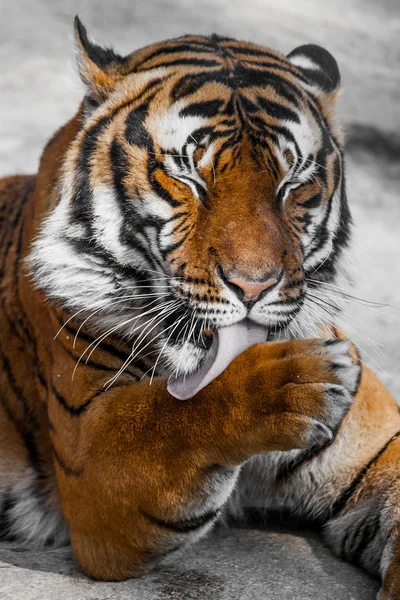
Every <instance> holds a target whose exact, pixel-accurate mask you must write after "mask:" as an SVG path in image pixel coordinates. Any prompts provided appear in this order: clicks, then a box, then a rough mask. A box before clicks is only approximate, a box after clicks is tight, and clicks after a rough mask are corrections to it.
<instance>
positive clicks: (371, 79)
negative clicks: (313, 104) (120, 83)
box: [0, 0, 400, 600]
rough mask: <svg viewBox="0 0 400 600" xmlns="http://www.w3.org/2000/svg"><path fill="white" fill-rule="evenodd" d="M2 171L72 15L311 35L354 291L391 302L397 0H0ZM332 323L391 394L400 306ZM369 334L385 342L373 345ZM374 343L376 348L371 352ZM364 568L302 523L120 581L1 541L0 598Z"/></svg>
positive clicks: (300, 592)
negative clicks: (338, 90)
mask: <svg viewBox="0 0 400 600" xmlns="http://www.w3.org/2000/svg"><path fill="white" fill-rule="evenodd" d="M0 8H1V14H2V21H1V25H0V33H1V36H0V56H1V64H2V75H1V78H0V174H1V175H2V174H10V173H17V172H24V173H26V172H32V171H35V170H36V168H37V164H38V158H39V155H40V151H41V148H42V147H43V145H44V143H45V142H46V140H47V139H48V137H49V136H50V135H51V134H52V133H53V131H54V130H55V129H56V128H57V127H59V126H60V125H61V124H62V123H63V122H64V121H66V120H67V119H68V118H69V117H71V116H72V115H73V113H74V111H75V109H76V106H77V104H78V102H79V100H80V98H81V94H82V89H81V87H80V85H79V83H78V78H77V76H76V75H75V73H74V68H73V66H72V65H73V60H72V58H73V57H72V51H71V46H72V42H71V32H72V19H73V16H74V14H75V13H76V12H79V15H80V16H81V18H82V20H83V22H84V23H85V24H86V25H87V26H88V29H89V32H90V33H91V34H92V35H93V36H94V37H95V38H97V39H98V40H99V41H100V42H102V43H105V44H108V45H111V44H112V45H113V46H114V47H115V48H116V50H118V51H119V52H130V51H131V50H133V49H134V48H137V47H140V46H142V45H145V44H148V43H150V42H152V41H155V40H157V39H161V38H167V37H172V36H176V35H181V34H183V33H188V32H198V33H206V34H207V33H210V32H213V31H216V32H218V33H222V34H227V35H231V36H235V37H238V38H242V39H250V40H252V41H255V42H259V43H262V44H264V45H269V46H272V47H274V48H277V49H280V50H282V51H284V52H289V51H290V50H291V49H293V48H294V47H295V46H296V45H299V44H303V43H309V42H314V43H319V44H321V45H324V46H326V47H327V48H328V49H329V50H330V51H331V52H332V53H333V54H334V55H335V56H336V58H337V60H338V62H339V65H340V68H341V72H342V75H343V83H344V87H345V91H344V93H343V95H342V98H341V109H340V112H341V115H342V118H343V120H344V122H345V124H346V126H347V129H348V142H349V155H348V193H349V198H350V203H351V206H352V210H353V214H354V220H355V223H356V230H355V252H354V255H355V262H356V263H358V272H359V277H358V279H359V284H358V287H354V288H352V289H351V293H352V294H354V295H356V296H358V297H360V298H362V299H363V300H373V301H375V302H378V303H383V304H390V305H396V304H397V306H400V300H399V296H400V275H399V269H398V265H399V264H400V244H399V241H398V240H399V224H400V202H399V189H400V169H399V157H400V144H399V137H398V130H399V124H400V102H399V89H400V73H399V70H398V64H399V55H400V44H399V39H400V4H399V2H398V0H380V2H375V0H330V1H326V2H323V3H322V2H319V1H318V0H302V2H297V1H296V0H280V2H276V0H247V1H246V2H243V0H220V1H219V2H217V3H215V2H212V1H211V0H197V2H194V1H190V0H147V1H144V0H137V1H136V2H131V1H130V0H114V1H113V2H107V3H106V2H104V3H99V2H95V0H35V1H34V2H32V1H31V0H14V2H12V3H11V2H10V1H9V0H0ZM348 312H349V314H346V315H344V317H343V321H342V324H343V328H344V329H345V330H346V331H347V332H348V333H349V334H350V335H352V336H354V338H355V339H356V340H357V341H358V342H359V344H360V346H361V348H362V349H363V352H364V357H365V360H366V361H367V362H369V363H370V364H371V365H372V366H373V368H374V369H375V370H376V371H377V372H378V373H379V375H380V377H381V378H382V379H383V380H384V381H385V383H386V384H387V385H388V386H389V388H390V389H391V390H392V391H393V392H394V393H395V394H397V398H400V376H399V375H398V365H399V364H400V345H399V343H398V342H399V337H400V336H399V332H400V325H399V323H400V311H399V309H396V308H392V307H390V306H387V307H384V308H383V307H380V306H377V305H374V304H370V305H367V303H365V302H363V303H362V304H361V305H360V304H358V303H354V301H349V302H348ZM377 344H383V346H379V345H377ZM380 352H383V354H384V356H383V357H382V356H380ZM377 589H378V584H377V582H376V581H374V580H373V579H371V578H370V577H368V576H367V575H365V574H364V573H362V572H361V571H359V570H357V569H356V568H354V567H352V566H350V565H347V564H345V563H343V562H342V561H340V560H338V559H336V558H334V557H333V556H332V555H331V554H330V552H329V550H327V549H326V548H325V547H324V546H323V544H322V543H321V542H320V541H319V540H318V537H317V536H316V534H314V533H312V532H307V531H299V530H288V529H285V528H283V527H280V526H276V527H271V528H264V529H261V528H258V529H251V530H250V529H249V530H245V529H232V530H230V531H228V532H226V531H221V530H218V531H217V532H215V533H214V534H212V535H211V536H209V537H208V538H207V539H206V540H203V541H202V542H201V543H199V544H198V545H196V546H194V547H193V548H191V549H190V550H187V551H185V553H180V554H179V553H177V554H174V555H172V556H169V557H167V558H166V559H165V560H164V561H163V563H162V564H160V566H159V567H158V568H157V569H156V570H155V571H154V572H152V573H151V574H150V575H148V576H147V577H145V578H143V579H140V580H131V581H128V582H124V583H118V584H115V583H101V582H93V581H91V580H89V579H86V578H85V577H83V576H82V575H81V574H80V573H79V571H78V570H77V568H76V566H75V565H74V563H73V560H72V558H71V556H70V555H69V551H64V550H63V551H47V552H36V551H23V549H21V548H18V547H16V546H15V545H14V544H0V598H1V599H2V600H53V599H55V598H57V600H107V599H114V598H115V599H118V600H125V599H128V598H129V600H150V599H151V600H158V599H174V600H195V599H196V600H197V599H199V600H200V599H201V600H203V599H204V600H268V599H281V600H293V599H295V600H315V599H318V600H338V599H340V600H372V599H373V598H374V597H375V595H376V592H377Z"/></svg>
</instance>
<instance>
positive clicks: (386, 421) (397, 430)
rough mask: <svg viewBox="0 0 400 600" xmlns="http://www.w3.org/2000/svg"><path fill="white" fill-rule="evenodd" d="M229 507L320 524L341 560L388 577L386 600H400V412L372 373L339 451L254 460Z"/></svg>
mask: <svg viewBox="0 0 400 600" xmlns="http://www.w3.org/2000/svg"><path fill="white" fill-rule="evenodd" d="M230 503H231V506H230V510H231V512H233V511H235V512H236V513H237V512H238V511H240V510H241V508H242V507H243V506H253V507H259V508H262V509H265V508H267V509H272V510H273V511H275V510H278V511H280V510H284V511H287V512H289V513H292V514H293V515H296V516H297V517H299V518H303V519H305V520H307V521H308V520H311V521H316V522H317V523H319V524H321V526H322V531H323V535H324V539H325V541H326V543H327V545H328V546H330V547H331V549H332V550H333V552H334V553H335V554H336V555H337V556H339V557H342V558H344V559H346V560H349V561H351V562H353V563H355V564H357V565H358V566H361V567H363V568H365V569H366V570H368V571H369V572H371V573H373V574H375V575H377V576H379V577H381V578H382V580H383V586H382V590H381V593H380V594H381V595H380V599H381V600H399V599H400V413H399V408H398V405H397V404H396V402H395V400H394V399H393V398H392V396H391V395H390V393H389V392H388V391H387V390H386V388H385V387H384V385H383V384H382V383H381V382H380V381H379V380H378V379H377V377H376V376H375V375H374V373H372V372H371V371H370V370H369V369H368V368H367V367H365V366H363V368H362V376H361V379H360V382H359V387H358V391H357V394H356V397H355V402H354V404H353V405H352V407H351V410H350V411H349V413H348V415H347V416H346V418H345V419H344V421H343V423H342V425H341V427H340V429H339V431H338V433H337V436H336V438H335V440H334V442H333V443H332V444H330V445H329V446H327V447H325V448H322V449H315V451H293V452H284V453H279V452H278V453H277V452H273V453H270V454H266V455H264V456H262V457H255V458H254V459H251V460H250V461H248V462H247V463H246V465H245V466H244V468H243V469H242V472H241V475H240V480H239V484H238V486H237V488H236V490H235V493H234V495H233V496H232V498H231V500H230Z"/></svg>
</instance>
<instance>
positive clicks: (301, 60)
mask: <svg viewBox="0 0 400 600" xmlns="http://www.w3.org/2000/svg"><path fill="white" fill-rule="evenodd" d="M290 62H291V63H292V64H293V65H295V66H296V67H299V68H300V69H312V70H321V69H320V67H319V65H317V64H316V63H315V62H314V61H313V60H311V58H310V57H308V56H304V55H302V54H299V55H297V56H293V58H292V57H290Z"/></svg>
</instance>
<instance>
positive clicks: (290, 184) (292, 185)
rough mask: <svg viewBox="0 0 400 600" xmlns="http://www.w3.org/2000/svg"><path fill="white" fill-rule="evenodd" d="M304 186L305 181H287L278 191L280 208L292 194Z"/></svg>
mask: <svg viewBox="0 0 400 600" xmlns="http://www.w3.org/2000/svg"><path fill="white" fill-rule="evenodd" d="M302 185H304V182H303V181H287V182H286V183H284V184H283V185H282V186H281V187H280V188H278V191H277V200H278V204H279V207H281V206H282V204H283V203H284V202H285V200H286V199H287V197H288V196H289V194H290V192H292V191H293V190H297V188H299V187H300V186H302Z"/></svg>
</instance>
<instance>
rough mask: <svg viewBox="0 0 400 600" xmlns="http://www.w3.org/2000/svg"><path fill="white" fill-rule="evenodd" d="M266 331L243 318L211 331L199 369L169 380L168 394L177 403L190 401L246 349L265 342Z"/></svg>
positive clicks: (264, 328)
mask: <svg viewBox="0 0 400 600" xmlns="http://www.w3.org/2000/svg"><path fill="white" fill-rule="evenodd" d="M267 335H268V334H267V328H266V327H263V326H262V325H258V324H257V323H253V321H249V320H248V319H245V320H244V321H241V322H240V323H235V325H229V326H228V327H221V328H220V329H217V330H215V331H214V335H213V342H212V345H211V348H210V349H209V351H208V354H207V357H206V359H205V361H204V363H203V364H202V365H201V367H200V368H199V369H198V370H197V371H195V372H194V373H192V374H191V375H186V376H185V377H179V378H178V379H171V380H170V381H169V383H168V391H169V393H170V394H171V395H172V396H175V398H178V400H187V399H188V398H191V397H192V396H194V395H195V394H197V392H199V391H200V390H201V389H202V388H203V387H205V386H206V385H208V384H209V383H210V382H211V381H212V380H213V379H215V378H216V377H218V375H220V374H221V373H222V371H224V370H225V369H226V367H227V366H228V365H229V363H231V362H232V361H233V360H234V359H235V358H236V357H237V356H239V354H242V352H244V351H245V350H246V349H247V348H249V347H250V346H253V345H254V344H258V343H259V342H265V341H266V339H267Z"/></svg>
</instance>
